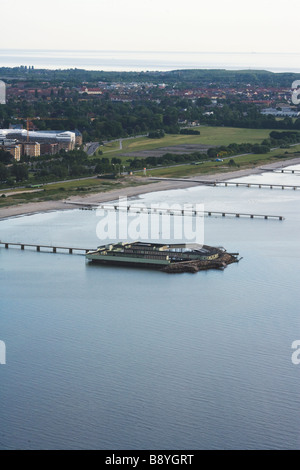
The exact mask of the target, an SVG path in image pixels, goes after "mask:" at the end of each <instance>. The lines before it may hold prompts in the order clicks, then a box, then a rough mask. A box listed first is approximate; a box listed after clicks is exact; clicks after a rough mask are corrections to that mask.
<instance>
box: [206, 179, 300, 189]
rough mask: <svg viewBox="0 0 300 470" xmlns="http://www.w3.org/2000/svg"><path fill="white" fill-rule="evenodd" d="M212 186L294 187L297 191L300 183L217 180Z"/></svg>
mask: <svg viewBox="0 0 300 470" xmlns="http://www.w3.org/2000/svg"><path fill="white" fill-rule="evenodd" d="M212 186H225V187H227V186H235V187H236V188H238V187H241V186H242V187H244V188H260V189H261V188H263V189H274V188H275V189H293V190H294V191H296V190H297V189H300V185H299V186H298V185H292V184H270V183H238V182H236V181H215V182H214V183H213V184H212Z"/></svg>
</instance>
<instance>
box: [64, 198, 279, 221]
mask: <svg viewBox="0 0 300 470" xmlns="http://www.w3.org/2000/svg"><path fill="white" fill-rule="evenodd" d="M68 204H74V205H77V206H78V207H79V208H80V209H82V210H98V209H100V210H101V209H102V210H105V211H106V210H107V211H108V210H112V211H119V212H125V211H126V212H128V213H129V212H131V213H132V214H134V213H140V214H161V215H172V216H189V217H191V216H193V217H197V216H198V217H201V216H207V217H212V216H221V217H228V216H229V217H247V218H250V219H265V220H268V219H274V220H284V217H283V216H282V215H271V214H255V213H246V212H228V211H213V210H211V211H210V210H205V211H201V210H195V209H186V208H185V209H172V208H169V209H168V208H163V207H162V208H160V207H144V206H134V205H124V206H123V205H121V206H119V205H118V204H93V203H81V202H68Z"/></svg>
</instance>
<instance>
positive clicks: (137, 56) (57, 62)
mask: <svg viewBox="0 0 300 470" xmlns="http://www.w3.org/2000/svg"><path fill="white" fill-rule="evenodd" d="M299 64H300V54H297V53H287V54H283V53H254V52H253V53H227V52H226V53H225V52H149V51H148V52H141V51H64V50H63V51H57V50H9V49H0V67H18V66H20V65H24V66H25V65H26V66H34V67H35V68H48V69H69V68H79V69H86V70H104V71H147V70H148V71H155V70H157V71H167V70H175V69H201V68H209V69H220V68H225V69H232V70H239V69H255V70H260V69H262V70H270V71H273V72H300V66H299Z"/></svg>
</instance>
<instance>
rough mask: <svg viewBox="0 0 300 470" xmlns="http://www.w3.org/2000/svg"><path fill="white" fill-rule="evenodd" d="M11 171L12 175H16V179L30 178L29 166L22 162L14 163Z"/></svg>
mask: <svg viewBox="0 0 300 470" xmlns="http://www.w3.org/2000/svg"><path fill="white" fill-rule="evenodd" d="M11 172H12V175H13V176H15V178H16V181H24V180H27V179H28V168H27V166H26V165H24V164H22V163H21V164H20V163H14V164H13V166H12V169H11Z"/></svg>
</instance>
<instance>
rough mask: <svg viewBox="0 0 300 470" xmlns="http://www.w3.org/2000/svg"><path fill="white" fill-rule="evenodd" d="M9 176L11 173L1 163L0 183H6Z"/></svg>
mask: <svg viewBox="0 0 300 470" xmlns="http://www.w3.org/2000/svg"><path fill="white" fill-rule="evenodd" d="M8 176H9V171H8V169H7V168H6V166H5V165H3V163H0V181H6V180H7V178H8Z"/></svg>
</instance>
